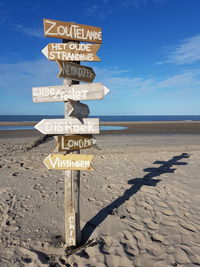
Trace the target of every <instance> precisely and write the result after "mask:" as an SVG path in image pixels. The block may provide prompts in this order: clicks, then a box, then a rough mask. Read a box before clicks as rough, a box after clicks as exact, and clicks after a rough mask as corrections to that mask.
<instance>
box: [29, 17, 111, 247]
mask: <svg viewBox="0 0 200 267" xmlns="http://www.w3.org/2000/svg"><path fill="white" fill-rule="evenodd" d="M44 34H45V36H47V37H54V38H61V39H63V43H62V44H61V43H59V44H55V43H51V44H48V45H47V46H46V47H45V48H44V49H43V50H42V52H43V53H44V54H45V56H46V57H47V58H48V59H49V60H57V62H58V64H59V67H60V73H59V77H60V78H65V79H64V83H63V85H61V86H47V87H33V88H32V96H33V102H35V103H37V102H41V103H43V102H64V107H65V118H64V119H44V120H42V121H40V122H39V123H38V124H37V125H35V128H36V129H37V130H39V131H40V132H42V133H43V134H53V135H58V136H56V137H55V139H56V142H57V146H56V149H55V152H56V153H52V154H50V155H48V157H46V159H45V160H44V164H45V165H46V166H47V168H48V169H51V170H64V185H65V243H66V246H67V247H70V246H77V245H79V244H80V243H81V231H80V170H87V171H92V170H93V168H92V166H91V161H92V159H93V155H88V154H80V149H85V148H89V147H91V146H93V145H94V144H95V143H96V139H95V138H94V137H93V136H92V134H98V133H99V119H98V118H94V119H91V118H87V117H88V115H89V113H90V110H89V107H88V106H87V105H86V104H82V103H80V102H79V101H80V100H96V99H102V98H104V96H106V95H107V94H108V92H109V91H110V90H109V89H108V88H107V87H105V86H104V85H102V84H101V83H90V84H77V82H76V81H82V82H92V81H93V79H94V78H95V73H94V71H93V70H92V68H90V67H85V66H81V65H80V63H79V61H100V59H99V58H98V57H97V55H96V52H97V50H98V49H99V47H100V45H99V44H101V43H102V30H101V28H98V27H93V26H87V25H82V24H76V23H74V22H62V21H57V20H50V19H44ZM70 41H73V42H70ZM74 41H78V42H74ZM81 41H82V42H90V43H96V44H85V43H80V42H81ZM68 61H76V62H74V63H72V62H68ZM88 134H89V135H88Z"/></svg>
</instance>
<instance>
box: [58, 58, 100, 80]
mask: <svg viewBox="0 0 200 267" xmlns="http://www.w3.org/2000/svg"><path fill="white" fill-rule="evenodd" d="M56 62H57V63H58V65H59V67H60V72H59V74H58V77H59V78H65V79H66V78H68V79H72V80H76V81H80V82H92V81H93V80H94V78H95V76H96V74H95V72H94V70H93V69H92V68H90V67H86V66H82V65H78V64H76V63H73V62H68V61H63V60H57V61H56Z"/></svg>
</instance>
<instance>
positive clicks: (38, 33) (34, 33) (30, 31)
mask: <svg viewBox="0 0 200 267" xmlns="http://www.w3.org/2000/svg"><path fill="white" fill-rule="evenodd" d="M15 30H16V31H18V32H21V33H22V34H24V35H26V36H30V37H37V38H38V37H39V38H43V30H42V28H41V27H40V28H31V27H27V26H23V25H15Z"/></svg>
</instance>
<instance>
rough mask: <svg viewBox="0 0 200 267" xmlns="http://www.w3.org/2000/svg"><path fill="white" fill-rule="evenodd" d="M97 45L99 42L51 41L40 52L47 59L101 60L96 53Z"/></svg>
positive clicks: (98, 45)
mask: <svg viewBox="0 0 200 267" xmlns="http://www.w3.org/2000/svg"><path fill="white" fill-rule="evenodd" d="M99 47H100V44H77V43H74V42H69V43H53V44H48V45H47V46H45V47H44V48H43V50H42V53H43V54H44V55H45V57H46V58H47V59H48V60H66V61H101V60H100V58H99V57H98V56H97V55H96V52H97V51H98V50H99Z"/></svg>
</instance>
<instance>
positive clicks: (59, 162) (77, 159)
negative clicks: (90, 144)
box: [43, 153, 94, 171]
mask: <svg viewBox="0 0 200 267" xmlns="http://www.w3.org/2000/svg"><path fill="white" fill-rule="evenodd" d="M93 157H94V156H93V155H89V154H87V155H86V154H66V155H65V154H58V153H51V154H49V155H48V156H47V157H46V158H45V160H44V161H43V162H44V164H45V165H46V167H47V168H48V170H84V171H93V168H92V166H91V162H92V159H93Z"/></svg>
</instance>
